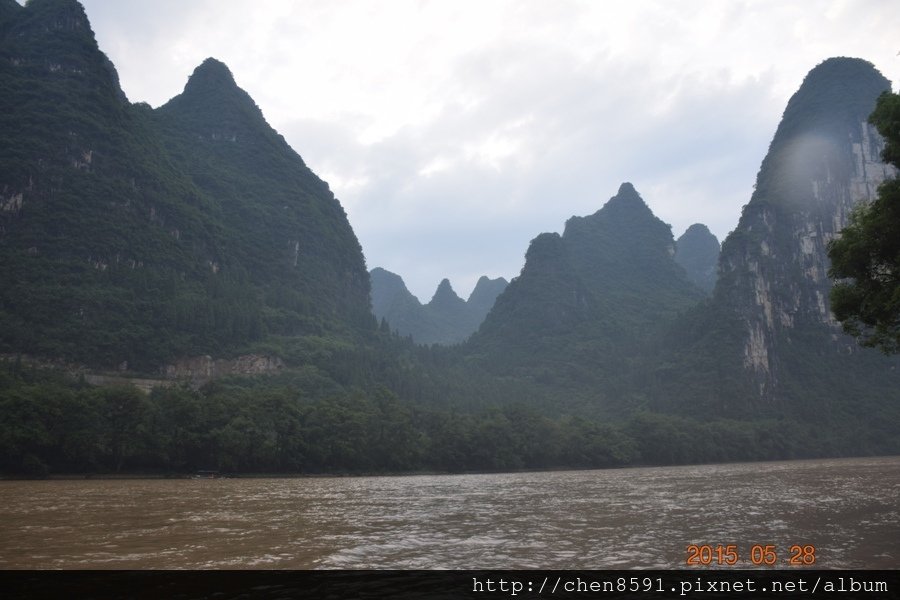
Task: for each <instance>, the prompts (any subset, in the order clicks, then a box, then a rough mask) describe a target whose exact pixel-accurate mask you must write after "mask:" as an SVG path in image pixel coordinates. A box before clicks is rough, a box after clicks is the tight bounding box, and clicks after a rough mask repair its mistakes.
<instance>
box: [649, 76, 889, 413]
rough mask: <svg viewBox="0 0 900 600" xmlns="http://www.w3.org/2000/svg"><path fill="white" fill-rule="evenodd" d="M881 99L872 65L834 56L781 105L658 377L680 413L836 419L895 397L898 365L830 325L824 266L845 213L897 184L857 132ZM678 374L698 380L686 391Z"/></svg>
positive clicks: (874, 138)
mask: <svg viewBox="0 0 900 600" xmlns="http://www.w3.org/2000/svg"><path fill="white" fill-rule="evenodd" d="M889 89H890V83H889V82H888V80H887V79H885V78H884V77H883V76H882V75H881V74H880V73H879V72H878V71H877V70H876V69H875V68H874V67H873V66H872V65H871V64H870V63H868V62H866V61H863V60H859V59H853V58H833V59H829V60H826V61H825V62H823V63H821V64H820V65H818V66H817V67H815V68H814V69H813V70H812V71H810V73H809V74H808V75H807V76H806V78H805V79H804V81H803V83H802V85H801V86H800V89H799V90H798V91H797V92H796V93H795V94H794V95H793V97H792V98H791V99H790V101H789V102H788V105H787V108H786V109H785V112H784V115H783V117H782V120H781V122H780V124H779V126H778V129H777V131H776V132H775V136H774V138H773V140H772V143H771V145H770V146H769V151H768V154H767V155H766V157H765V159H764V160H763V161H762V165H761V167H760V170H759V174H758V176H757V182H756V186H755V191H754V192H753V195H752V196H751V198H750V202H749V203H748V204H747V205H746V206H745V207H744V210H743V212H742V215H741V218H740V221H739V223H738V226H737V227H736V228H735V230H734V231H733V232H732V233H731V234H730V235H729V236H728V237H727V238H726V240H725V242H724V243H723V245H722V251H721V255H720V258H719V279H718V282H717V283H716V287H715V292H714V296H713V299H712V301H711V303H710V304H709V305H708V306H706V307H704V309H703V311H702V314H701V312H696V311H695V313H694V314H693V316H692V317H691V318H692V321H691V322H690V323H689V324H685V326H684V329H683V330H682V331H681V336H680V339H679V340H678V342H677V354H678V355H679V358H678V359H673V361H672V377H671V378H669V377H663V379H667V380H669V381H671V382H673V384H672V385H673V386H676V387H677V386H680V385H683V386H684V387H683V388H681V389H682V392H680V393H679V394H675V395H676V396H678V395H680V396H681V403H682V405H681V406H682V407H687V406H690V407H691V409H692V410H714V411H725V412H730V413H734V412H741V411H745V410H749V411H754V412H757V413H760V412H783V411H791V412H799V413H806V414H810V415H812V414H816V415H819V416H821V415H824V414H826V413H828V414H830V415H831V417H832V418H843V417H841V416H840V415H844V414H852V413H856V414H857V415H858V414H861V413H865V412H866V411H868V410H875V408H873V406H880V405H883V404H884V402H885V400H886V399H892V400H889V402H890V401H896V400H897V399H898V391H897V390H898V389H900V387H898V386H900V378H898V375H897V371H896V368H897V366H900V362H898V361H897V360H896V359H886V358H884V357H882V356H880V355H878V353H877V352H874V351H870V350H865V349H862V348H861V347H859V346H858V345H857V344H856V342H855V340H853V339H852V338H850V337H848V336H846V335H844V334H842V333H841V330H840V327H839V325H838V323H836V322H835V321H834V319H833V317H832V315H831V311H830V309H829V291H830V289H831V281H830V279H829V278H828V268H829V262H828V257H827V244H828V241H829V240H831V239H833V238H834V237H835V236H836V235H839V232H840V230H841V228H842V227H843V226H844V225H845V224H846V223H847V220H848V215H849V213H850V211H851V210H852V209H853V207H854V206H855V205H856V204H857V203H859V202H867V201H869V200H871V199H872V198H873V197H874V194H875V193H876V188H877V187H878V184H879V183H880V182H882V181H884V179H885V178H887V177H890V176H893V175H894V174H895V173H894V172H893V169H892V168H891V167H889V166H888V165H885V164H884V163H882V162H881V160H880V154H881V149H882V147H883V140H882V139H881V137H880V136H879V135H878V133H877V131H876V130H875V129H874V127H873V126H871V125H870V124H868V122H867V118H868V116H869V114H870V113H871V111H872V109H873V108H874V106H875V100H876V98H877V97H878V96H879V94H881V93H882V92H884V91H886V90H889ZM687 356H690V357H691V359H690V361H691V362H690V364H686V362H685V361H686V360H687V359H686V358H685V357H687ZM685 372H693V373H697V374H698V375H699V373H703V375H701V376H699V377H695V378H694V379H693V380H691V381H686V380H685V379H684V376H683V374H684V373H685ZM715 373H718V375H713V376H710V375H711V374H715ZM704 380H705V383H701V382H702V381H704ZM674 382H680V383H674ZM725 390H728V393H725ZM665 393H667V394H669V395H670V396H671V395H672V390H671V389H669V390H667V391H666V392H665ZM871 402H874V403H875V404H874V405H871V404H870V403H871ZM841 403H843V404H841ZM823 407H830V408H828V410H826V409H824V408H823Z"/></svg>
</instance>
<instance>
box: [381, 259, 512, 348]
mask: <svg viewBox="0 0 900 600" xmlns="http://www.w3.org/2000/svg"><path fill="white" fill-rule="evenodd" d="M370 277H371V281H372V312H373V313H374V314H375V317H376V318H377V319H378V320H379V321H380V320H382V319H384V320H385V321H386V322H387V323H388V326H389V327H390V329H391V330H392V331H396V332H397V333H399V334H400V335H403V336H410V337H411V338H412V339H413V341H414V342H416V343H417V344H442V345H448V344H458V343H460V342H462V341H464V340H465V339H467V338H468V337H469V336H470V335H472V333H474V332H475V331H476V330H477V329H478V327H479V326H480V325H481V323H482V321H484V318H485V316H486V315H487V313H488V312H489V311H490V310H491V307H492V306H493V305H494V301H495V300H496V298H497V296H498V295H500V293H501V292H502V291H503V290H504V289H505V288H506V285H507V281H506V280H505V279H504V278H502V277H498V278H496V279H490V278H488V277H487V276H484V275H483V276H481V277H480V278H479V279H478V282H477V283H476V284H475V288H474V289H473V290H472V293H471V294H470V295H469V299H468V300H463V299H462V298H460V297H459V296H458V295H457V294H456V292H455V291H454V290H453V287H452V286H451V285H450V281H449V280H447V279H443V280H442V281H441V282H440V284H439V285H438V287H437V289H436V290H435V292H434V295H433V296H432V298H431V300H430V301H429V302H428V303H427V304H425V305H423V304H421V303H420V302H419V300H418V299H417V298H416V297H415V296H414V295H413V294H412V293H410V291H409V290H408V289H407V288H406V284H405V283H404V282H403V279H402V278H401V277H400V276H399V275H396V274H395V273H391V272H390V271H386V270H385V269H382V268H380V267H376V268H374V269H372V271H371V272H370Z"/></svg>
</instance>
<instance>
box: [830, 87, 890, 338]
mask: <svg viewBox="0 0 900 600" xmlns="http://www.w3.org/2000/svg"><path fill="white" fill-rule="evenodd" d="M869 122H870V123H872V124H873V125H875V126H876V127H877V128H878V132H879V133H880V134H881V135H882V136H883V137H884V139H885V141H886V144H885V148H884V151H883V152H882V156H883V158H884V161H885V162H886V163H889V164H891V165H893V166H894V167H895V168H898V169H900V96H898V95H897V94H891V93H889V92H885V93H884V94H882V95H881V97H879V99H878V105H877V106H876V108H875V111H874V112H873V113H872V115H871V117H869ZM828 257H829V258H830V259H831V272H830V275H831V276H832V277H835V278H838V279H840V280H844V281H838V282H837V283H836V284H835V286H834V288H832V290H831V306H832V309H833V310H834V315H835V317H836V318H837V319H838V320H839V321H841V322H842V323H843V327H844V331H846V332H847V333H849V334H851V335H853V336H856V337H862V338H863V339H862V344H863V345H864V346H870V347H871V346H877V347H879V348H881V349H882V350H883V351H884V352H887V353H896V352H900V180H898V179H897V178H896V176H895V177H894V178H892V179H889V180H888V181H885V182H884V183H882V184H881V187H879V188H878V198H876V199H875V201H873V202H872V203H871V204H861V205H860V206H858V207H857V208H856V209H855V211H854V212H853V214H852V215H851V221H850V225H848V226H847V227H845V228H844V229H843V230H842V231H841V236H840V238H838V239H836V240H834V241H832V243H831V244H830V245H829V247H828Z"/></svg>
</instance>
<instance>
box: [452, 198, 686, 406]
mask: <svg viewBox="0 0 900 600" xmlns="http://www.w3.org/2000/svg"><path fill="white" fill-rule="evenodd" d="M674 255H675V242H674V239H673V237H672V231H671V228H670V227H669V225H667V224H665V223H663V222H662V221H660V220H659V219H658V218H657V217H656V216H654V215H653V213H652V211H651V210H650V208H649V207H648V206H647V205H646V203H645V202H644V201H643V199H642V198H641V197H640V195H639V194H638V192H637V191H636V190H635V189H634V187H633V186H632V185H631V184H630V183H623V184H622V186H621V187H620V188H619V190H618V193H617V194H616V195H615V196H613V197H612V198H610V199H609V201H608V202H607V203H606V204H605V205H604V206H603V207H602V208H601V209H600V210H598V211H597V212H596V213H594V214H592V215H589V216H586V217H572V218H570V219H569V220H568V221H567V222H566V225H565V229H564V232H563V234H562V235H559V234H556V233H542V234H540V235H539V236H537V237H536V238H535V239H534V240H532V242H531V244H530V246H529V248H528V251H527V253H526V255H525V266H524V267H523V268H522V272H521V274H520V275H519V276H518V277H516V278H515V279H513V280H512V281H511V282H510V284H509V286H508V287H507V288H506V290H505V291H504V292H503V293H502V294H501V295H500V297H499V298H498V299H497V302H496V304H495V306H494V308H493V310H492V311H491V312H490V313H489V314H488V317H487V318H486V319H485V322H484V323H483V324H482V326H481V329H480V330H479V331H478V333H477V334H476V335H475V336H473V338H472V340H471V342H470V343H469V352H470V353H472V354H473V355H474V356H476V357H478V358H479V359H480V360H481V361H482V363H483V364H485V365H487V366H488V368H490V369H492V370H493V371H494V372H498V373H504V374H515V375H517V376H520V377H525V378H527V379H532V380H534V381H536V382H539V383H543V384H545V385H548V386H553V385H558V386H561V387H562V388H571V387H579V386H580V387H581V389H582V391H583V392H585V393H588V394H595V395H599V396H602V395H604V394H608V395H612V394H615V392H616V391H617V390H620V389H621V388H622V387H623V386H627V382H626V379H627V373H629V372H630V371H631V367H630V366H629V365H630V363H632V362H633V361H634V360H635V359H636V358H637V357H640V356H642V355H644V354H645V353H646V352H647V349H648V348H649V347H651V346H652V344H653V340H654V339H655V337H656V335H657V334H658V333H659V331H660V327H661V326H662V324H663V323H665V322H667V321H668V320H670V319H672V318H674V316H675V315H677V314H678V313H679V312H681V311H683V310H686V309H688V308H689V307H691V306H693V305H695V304H696V303H697V302H699V301H700V299H701V298H702V297H703V292H702V291H701V290H700V289H699V288H698V287H697V286H695V285H694V284H693V283H691V282H690V281H689V280H688V278H687V276H686V274H685V271H684V269H683V268H682V267H681V266H679V265H678V264H677V263H676V262H675V260H674Z"/></svg>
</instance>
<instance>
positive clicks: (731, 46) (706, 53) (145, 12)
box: [83, 0, 900, 302]
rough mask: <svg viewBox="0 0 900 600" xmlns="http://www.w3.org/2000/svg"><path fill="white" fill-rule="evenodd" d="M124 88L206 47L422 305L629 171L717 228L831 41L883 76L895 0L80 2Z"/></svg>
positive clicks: (899, 14) (834, 52) (663, 199)
mask: <svg viewBox="0 0 900 600" xmlns="http://www.w3.org/2000/svg"><path fill="white" fill-rule="evenodd" d="M83 4H84V6H85V9H86V11H87V14H88V17H89V18H90V20H91V24H92V26H93V29H94V31H95V33H96V35H97V39H98V42H99V44H100V47H101V49H102V50H103V51H104V52H106V54H107V55H109V57H110V58H111V59H112V61H113V62H114V63H115V65H116V68H117V69H118V71H119V75H120V78H121V82H122V87H123V88H124V90H125V93H126V94H127V95H128V97H129V99H130V100H131V101H132V102H149V103H150V104H151V105H153V106H158V105H160V104H162V103H164V102H165V101H167V100H168V99H169V98H171V97H172V96H174V95H177V94H179V93H180V92H181V90H182V89H183V87H184V84H185V82H186V81H187V78H188V76H189V75H190V74H191V72H192V71H193V69H194V68H195V67H196V66H197V65H199V64H200V62H202V61H203V59H205V58H206V57H209V56H212V57H215V58H218V59H219V60H222V61H223V62H225V63H226V64H227V65H228V66H229V67H230V69H231V71H232V73H233V74H234V77H235V80H236V81H237V83H238V85H239V86H240V87H242V88H243V89H245V90H246V91H247V92H248V93H249V94H250V95H251V96H252V97H253V98H254V100H255V101H256V103H257V104H258V105H259V106H260V107H261V108H262V111H263V113H264V114H265V116H266V118H267V120H268V121H269V123H270V124H271V125H272V126H273V127H275V129H277V130H278V131H279V132H280V133H282V134H283V135H284V136H285V138H286V139H287V140H288V142H289V143H290V144H291V146H292V147H293V148H294V149H295V150H296V151H297V152H298V153H299V154H300V155H301V156H302V157H303V159H304V160H305V161H306V163H307V164H308V165H309V166H310V167H311V168H312V169H313V170H314V171H315V172H316V173H317V174H318V175H319V176H320V177H322V178H323V179H325V180H326V181H327V182H328V183H329V184H330V186H331V189H332V190H333V191H334V193H335V195H336V196H337V197H338V199H339V200H340V202H341V203H342V205H343V206H344V208H345V210H346V211H347V214H348V215H349V218H350V222H351V224H352V226H353V229H354V230H355V231H356V235H357V236H358V237H359V240H360V243H361V244H362V247H363V251H364V252H365V255H366V262H367V264H368V267H369V268H370V269H371V268H373V267H376V266H380V267H384V268H386V269H388V270H390V271H393V272H395V273H398V274H400V275H401V276H403V278H404V280H405V281H406V282H407V286H408V287H409V288H410V291H412V292H413V293H414V294H416V295H417V296H418V297H419V298H420V299H421V300H422V301H423V302H427V301H428V300H429V299H430V297H431V295H432V293H433V292H434V290H435V288H436V287H437V284H438V282H439V281H440V280H441V279H442V278H444V277H448V278H449V279H450V281H451V282H452V284H453V286H454V289H456V291H457V292H458V293H459V294H460V295H461V296H462V297H464V298H465V297H467V296H468V293H469V292H470V291H471V289H472V287H473V286H474V284H475V281H476V280H477V278H478V277H479V276H480V275H482V274H486V275H488V276H490V277H498V276H503V277H506V278H507V279H510V278H512V277H514V276H516V275H517V274H518V273H519V270H520V269H521V267H522V264H523V259H524V254H525V250H526V248H527V246H528V242H529V241H530V240H531V239H532V238H533V237H535V236H536V235H537V234H539V233H541V232H543V231H562V228H563V225H564V223H565V220H566V219H567V218H568V217H570V216H572V215H586V214H591V213H593V212H595V211H596V210H597V209H599V208H600V207H601V206H602V205H603V204H604V202H606V200H608V199H609V198H610V197H611V196H612V195H614V194H615V193H616V191H617V190H618V187H619V184H620V183H622V182H623V181H630V182H632V183H633V184H634V185H635V187H636V188H637V190H638V192H639V193H640V194H641V195H642V196H643V198H644V200H645V201H646V202H647V204H649V205H650V207H651V208H652V209H653V211H654V213H656V215H657V216H658V217H660V218H661V219H662V220H663V221H665V222H666V223H669V224H671V225H672V229H673V233H674V235H675V237H678V236H679V235H681V234H682V233H683V232H684V230H685V229H686V228H687V227H688V226H689V225H691V224H692V223H696V222H702V223H705V224H707V225H708V226H709V227H710V229H711V230H712V231H713V233H715V234H716V236H717V237H719V238H720V240H721V239H722V238H724V236H725V235H726V234H727V233H728V232H729V231H731V230H732V229H733V228H734V227H735V225H736V224H737V220H738V217H739V216H740V211H741V207H742V206H743V205H744V204H746V203H747V201H748V200H749V198H750V193H751V191H752V186H753V182H754V180H755V177H756V172H757V170H758V168H759V164H760V161H761V160H762V158H763V156H764V155H765V152H766V149H767V147H768V144H769V141H770V140H771V138H772V135H773V133H774V132H775V127H776V126H777V124H778V120H779V118H780V116H781V113H782V112H783V110H784V107H785V104H786V103H787V100H788V98H789V97H790V95H791V94H792V93H793V92H794V91H796V89H797V88H798V87H799V85H800V83H801V81H802V79H803V77H804V75H805V74H806V73H807V72H808V71H809V70H810V69H811V68H813V67H814V66H815V65H817V64H818V63H820V62H821V61H822V60H824V59H826V58H828V57H831V56H855V57H859V58H864V59H866V60H868V61H870V62H872V63H874V64H875V66H876V67H877V68H878V69H879V70H880V71H881V72H882V73H883V74H884V75H885V76H886V77H888V78H889V79H891V81H893V82H894V88H895V89H896V82H897V81H898V79H900V56H898V51H900V38H898V35H897V32H898V25H900V2H897V1H896V0H803V1H795V2H786V1H784V0H772V1H769V0H761V1H749V0H746V1H740V0H728V1H726V0H718V1H713V0H710V1H699V0H691V1H684V2H677V1H673V0H648V1H639V0H631V1H624V0H623V1H601V0H594V1H584V2H579V1H575V0H572V1H568V0H540V1H528V0H435V1H431V2H429V1H427V0H408V1H407V0H382V1H377V0H359V1H357V0H341V1H326V0H315V1H296V0H189V1H185V0H116V1H115V2H112V1H110V0H83Z"/></svg>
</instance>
